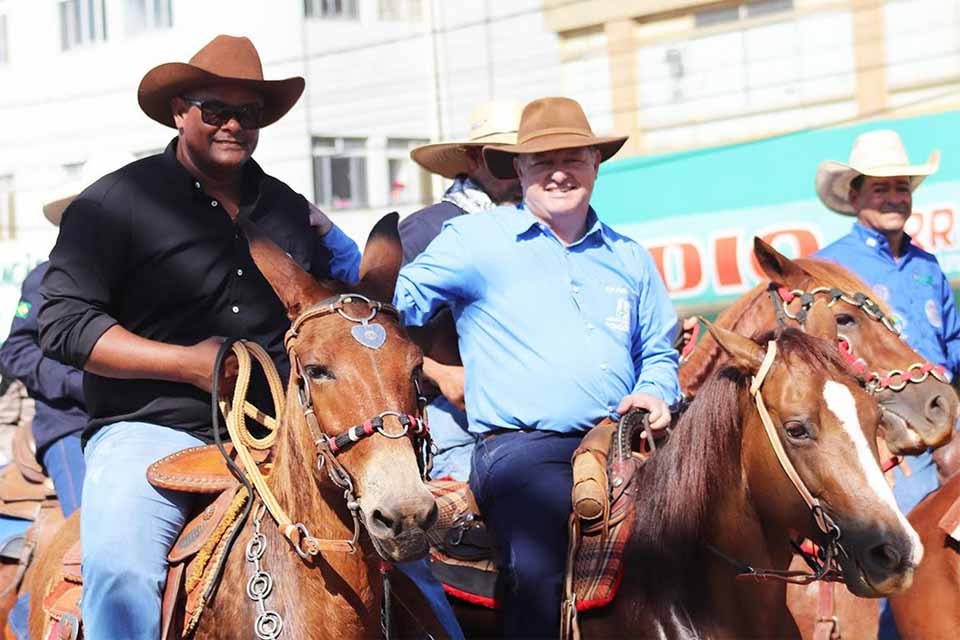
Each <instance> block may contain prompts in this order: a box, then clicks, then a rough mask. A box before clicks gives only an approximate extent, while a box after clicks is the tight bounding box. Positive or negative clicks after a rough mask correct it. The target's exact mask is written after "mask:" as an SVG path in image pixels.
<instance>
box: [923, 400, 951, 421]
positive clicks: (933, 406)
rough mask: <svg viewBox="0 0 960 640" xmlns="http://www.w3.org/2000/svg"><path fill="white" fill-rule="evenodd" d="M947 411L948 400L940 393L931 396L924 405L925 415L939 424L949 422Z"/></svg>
mask: <svg viewBox="0 0 960 640" xmlns="http://www.w3.org/2000/svg"><path fill="white" fill-rule="evenodd" d="M947 413H948V409H947V401H946V399H945V398H944V397H943V396H942V395H940V394H937V395H935V396H933V397H932V398H930V400H928V401H927V404H926V405H925V406H924V407H923V417H924V418H926V419H927V420H929V421H930V422H931V423H933V424H935V425H937V426H942V425H944V424H946V423H947V421H948V420H949V416H948V415H947Z"/></svg>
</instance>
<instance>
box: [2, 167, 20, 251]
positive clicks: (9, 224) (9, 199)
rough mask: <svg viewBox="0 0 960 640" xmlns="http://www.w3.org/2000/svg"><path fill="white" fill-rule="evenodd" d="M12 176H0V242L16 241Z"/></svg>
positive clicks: (15, 215)
mask: <svg viewBox="0 0 960 640" xmlns="http://www.w3.org/2000/svg"><path fill="white" fill-rule="evenodd" d="M14 195H15V194H14V190H13V176H11V175H5V176H0V240H16V239H17V214H16V207H15V206H14V205H15V199H14Z"/></svg>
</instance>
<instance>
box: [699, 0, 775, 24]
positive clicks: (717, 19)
mask: <svg viewBox="0 0 960 640" xmlns="http://www.w3.org/2000/svg"><path fill="white" fill-rule="evenodd" d="M791 9H793V0H757V1H756V2H747V3H745V4H741V5H735V6H732V7H717V8H715V9H706V10H705V11H697V12H696V13H695V14H693V20H694V24H696V25H697V26H698V27H712V26H713V25H716V24H724V23H728V22H736V21H737V20H746V19H748V18H759V17H760V16H768V15H771V14H775V13H782V12H784V11H790V10H791Z"/></svg>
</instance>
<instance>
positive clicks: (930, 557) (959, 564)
mask: <svg viewBox="0 0 960 640" xmlns="http://www.w3.org/2000/svg"><path fill="white" fill-rule="evenodd" d="M958 504H960V473H955V474H954V475H953V476H951V477H950V479H949V480H948V481H947V482H946V483H945V484H944V485H943V486H942V487H940V488H939V489H938V490H937V491H934V492H933V493H931V494H930V495H928V496H927V497H926V498H924V499H923V501H922V502H921V503H920V504H918V505H917V506H916V507H914V508H913V511H911V512H910V515H909V520H910V523H911V524H912V525H913V526H914V528H915V529H916V530H917V533H919V534H920V539H921V540H922V541H923V544H924V545H925V547H926V550H927V552H926V556H925V557H924V559H923V562H922V563H920V567H919V568H918V569H917V573H916V576H915V579H914V581H913V586H912V587H910V589H908V590H907V591H905V592H904V593H902V594H900V595H899V596H897V597H895V598H891V599H890V607H891V608H892V609H893V616H894V619H895V620H896V622H897V630H898V631H899V632H900V637H902V638H904V640H914V639H923V640H926V639H927V638H954V637H956V636H957V629H958V628H960V542H958V541H957V539H956V536H957V535H960V534H958V532H957V531H956V530H954V531H953V532H952V533H953V537H951V536H950V535H947V532H945V531H944V530H943V529H942V528H941V527H940V520H941V518H943V517H944V515H946V514H947V512H948V511H951V508H952V507H955V509H953V510H952V512H953V513H956V509H960V507H958V506H956V505H958ZM950 520H951V521H952V524H953V525H954V526H956V524H957V521H960V515H955V516H954V517H952V518H950Z"/></svg>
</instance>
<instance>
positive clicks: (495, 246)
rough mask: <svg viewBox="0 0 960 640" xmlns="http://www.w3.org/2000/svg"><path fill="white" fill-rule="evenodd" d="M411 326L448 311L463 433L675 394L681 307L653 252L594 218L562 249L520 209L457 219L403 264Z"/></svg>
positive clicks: (565, 428)
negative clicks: (462, 383)
mask: <svg viewBox="0 0 960 640" xmlns="http://www.w3.org/2000/svg"><path fill="white" fill-rule="evenodd" d="M394 302H395V304H396V305H397V307H398V308H399V309H400V311H401V312H402V313H403V316H404V321H405V322H406V324H408V325H415V326H422V325H423V324H425V323H426V322H427V321H428V320H429V319H430V318H431V316H433V314H434V313H435V312H436V310H437V309H438V308H440V307H441V306H443V305H444V304H447V305H449V306H450V308H451V309H452V311H453V315H454V319H455V320H456V324H457V333H458V334H459V337H460V354H461V357H462V359H463V363H464V367H465V370H466V389H465V398H466V404H467V416H468V420H469V426H470V431H472V432H474V433H485V432H487V431H491V430H494V429H501V428H526V429H531V428H532V429H545V430H550V431H560V432H571V431H584V430H587V429H589V428H590V427H591V426H593V425H594V424H595V423H596V422H597V421H599V420H600V419H602V418H604V417H606V416H608V415H613V414H614V411H615V410H616V408H617V405H618V404H619V403H620V401H621V400H622V399H623V397H624V396H626V395H628V394H630V393H648V394H650V395H653V396H657V397H659V398H661V399H663V400H664V401H665V402H666V403H667V404H668V405H675V404H676V403H677V402H678V401H679V399H680V385H679V382H678V381H677V364H678V356H677V352H676V350H675V349H674V348H673V346H672V343H673V336H674V330H675V326H676V321H677V318H676V314H675V313H674V311H673V307H672V306H671V304H670V299H669V298H668V297H667V292H666V289H665V288H664V286H663V283H662V282H661V280H660V277H659V275H658V273H657V270H656V267H655V266H654V263H653V259H652V258H651V257H650V254H649V253H647V251H646V250H645V249H643V247H641V246H640V245H639V244H637V243H636V242H634V241H633V240H631V239H630V238H627V237H626V236H623V235H620V234H619V233H617V232H615V231H613V230H612V229H611V228H610V227H608V226H607V225H605V224H603V223H602V222H600V221H599V220H598V219H597V217H596V214H594V212H593V211H592V210H591V211H590V214H589V218H588V220H587V233H586V234H585V235H584V237H583V238H581V239H580V240H579V241H578V242H576V243H574V244H572V245H570V246H564V245H563V243H561V242H560V240H558V239H557V237H556V236H555V235H554V234H553V232H552V231H550V230H549V228H548V227H547V226H546V225H544V224H543V223H542V222H541V221H540V220H539V219H537V218H536V217H535V216H534V215H533V214H531V213H530V212H529V211H527V210H526V209H524V208H523V207H522V206H521V207H513V206H502V207H497V208H496V209H492V210H490V211H488V212H485V213H484V214H483V215H476V216H458V217H456V218H454V219H452V220H449V221H447V222H446V223H445V224H444V227H443V230H442V231H441V233H440V235H438V236H437V237H436V238H435V239H434V240H433V242H431V243H430V245H429V246H428V247H427V249H426V251H424V252H423V253H422V254H420V255H419V256H418V257H417V258H416V259H415V260H414V261H413V262H411V263H410V264H408V265H407V266H406V267H404V268H403V269H402V270H401V271H400V277H399V279H398V282H397V290H396V295H395V298H394Z"/></svg>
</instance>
